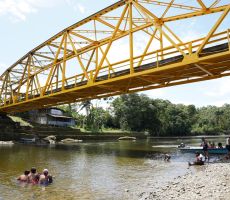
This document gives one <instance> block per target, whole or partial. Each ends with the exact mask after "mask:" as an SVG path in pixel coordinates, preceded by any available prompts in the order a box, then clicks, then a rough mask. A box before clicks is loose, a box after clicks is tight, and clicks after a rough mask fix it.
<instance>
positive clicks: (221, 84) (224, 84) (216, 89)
mask: <svg viewBox="0 0 230 200" xmlns="http://www.w3.org/2000/svg"><path fill="white" fill-rule="evenodd" d="M229 85H230V79H220V80H219V81H218V82H216V84H215V85H214V86H213V88H212V90H211V91H208V92H206V93H205V95H207V96H210V97H223V96H225V95H228V94H230V89H229Z"/></svg>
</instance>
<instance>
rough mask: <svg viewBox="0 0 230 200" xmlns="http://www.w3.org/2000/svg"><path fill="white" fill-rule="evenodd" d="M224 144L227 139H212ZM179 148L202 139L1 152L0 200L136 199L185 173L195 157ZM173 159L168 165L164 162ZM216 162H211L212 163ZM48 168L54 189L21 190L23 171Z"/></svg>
mask: <svg viewBox="0 0 230 200" xmlns="http://www.w3.org/2000/svg"><path fill="white" fill-rule="evenodd" d="M212 140H214V141H216V142H219V141H221V142H224V138H222V139H219V138H215V139H212ZM181 142H184V143H187V144H193V145H198V144H199V143H200V139H196V138H195V139H186V140H185V139H184V140H182V139H174V140H172V139H148V140H137V141H135V142H133V141H106V142H105V141H94V142H83V143H78V144H75V145H53V146H33V145H20V144H17V145H16V144H15V145H12V146H6V145H4V146H0V200H11V199H12V200H25V199H26V200H30V199H31V200H43V199H49V200H59V199H60V200H61V199H67V200H72V199H73V200H74V199H80V200H82V199H93V200H94V199H95V200H96V199H98V200H103V199H105V200H110V199H114V200H121V199H138V198H139V196H138V195H140V194H141V193H142V192H146V191H151V188H157V187H160V186H162V185H165V184H167V182H169V181H170V180H173V179H174V178H175V177H177V176H180V175H183V174H185V173H187V172H188V171H189V170H190V171H191V170H199V169H196V168H188V165H187V162H188V161H191V160H193V157H194V155H192V154H182V153H180V152H179V151H178V150H177V148H176V146H177V145H179V144H180V143H181ZM164 153H170V154H171V156H172V159H171V161H170V162H165V161H163V159H162V157H163V154H164ZM216 158H217V157H212V160H214V159H216ZM31 167H36V168H37V169H38V171H39V172H41V171H42V170H43V169H44V168H47V169H49V172H50V173H51V174H52V175H53V176H55V177H54V183H53V184H51V185H49V186H47V187H41V186H38V185H21V184H19V183H18V182H17V181H16V177H18V176H19V175H20V174H22V173H23V171H24V170H26V169H30V168H31Z"/></svg>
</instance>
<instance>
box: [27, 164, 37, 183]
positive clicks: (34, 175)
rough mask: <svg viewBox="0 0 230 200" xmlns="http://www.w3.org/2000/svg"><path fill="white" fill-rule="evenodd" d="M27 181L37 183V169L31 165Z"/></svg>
mask: <svg viewBox="0 0 230 200" xmlns="http://www.w3.org/2000/svg"><path fill="white" fill-rule="evenodd" d="M29 182H30V183H33V184H37V183H38V178H37V170H36V168H35V167H32V168H31V170H30V174H29Z"/></svg>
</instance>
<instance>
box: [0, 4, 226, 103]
mask: <svg viewBox="0 0 230 200" xmlns="http://www.w3.org/2000/svg"><path fill="white" fill-rule="evenodd" d="M183 1H184V0H183ZM191 1H192V0H191ZM114 2H116V1H115V0H0V44H1V46H0V74H2V73H3V72H4V71H5V70H6V69H7V68H8V67H9V66H11V65H12V64H13V63H14V62H16V61H17V60H18V59H19V58H21V57H22V56H23V55H24V54H26V53H27V52H28V51H30V50H31V49H33V48H34V47H36V46H38V45H39V44H41V43H42V42H44V41H45V40H47V39H48V38H50V37H52V36H53V35H54V34H56V33H58V32H60V31H61V30H63V29H64V28H66V27H68V26H70V25H72V24H74V23H76V22H77V21H80V20H81V19H83V18H85V17H87V16H89V15H90V14H93V13H95V12H97V11H99V10H101V9H103V8H104V7H106V6H109V5H111V4H112V3H114ZM229 18H230V16H229V15H228V19H229ZM228 22H230V20H228ZM193 23H195V21H193V20H191V24H188V27H187V28H188V31H185V33H186V34H185V36H184V39H186V37H188V38H193V37H194V35H202V30H203V29H206V28H207V27H208V23H201V24H200V27H197V29H196V30H195V29H193V27H192V26H193ZM228 24H229V23H228ZM228 28H229V26H228ZM190 29H191V30H190ZM178 30H180V27H178ZM229 86H230V77H225V78H221V79H215V80H211V81H203V82H198V83H191V84H186V85H180V86H173V87H168V88H161V89H156V90H150V91H145V92H143V93H144V94H146V95H148V96H149V97H151V98H161V99H167V100H169V101H171V102H172V103H183V104H186V105H189V104H194V105H196V106H197V107H201V106H207V105H216V106H221V105H223V104H225V103H230V87H229Z"/></svg>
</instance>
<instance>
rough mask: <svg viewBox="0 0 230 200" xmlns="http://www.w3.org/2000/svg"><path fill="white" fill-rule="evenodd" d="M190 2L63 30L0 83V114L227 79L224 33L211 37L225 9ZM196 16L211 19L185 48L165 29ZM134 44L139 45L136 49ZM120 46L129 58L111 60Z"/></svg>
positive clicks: (139, 6) (125, 11) (143, 2)
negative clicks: (200, 33) (207, 25)
mask: <svg viewBox="0 0 230 200" xmlns="http://www.w3.org/2000/svg"><path fill="white" fill-rule="evenodd" d="M194 2H195V3H194V4H192V5H191V4H190V5H189V4H186V3H184V4H180V3H177V0H170V1H168V2H165V1H164V2H161V1H158V0H121V1H119V2H117V3H115V4H113V5H111V6H109V7H107V8H105V9H103V10H101V11H99V12H97V13H95V14H93V15H91V16H89V17H87V18H86V19H84V20H82V21H79V22H78V23H76V24H74V25H72V26H70V27H68V28H66V29H65V30H63V31H61V32H60V33H58V34H56V35H55V36H53V37H52V38H50V39H49V40H47V41H46V42H44V43H43V44H41V45H39V46H38V47H36V48H35V49H33V50H31V51H30V52H28V53H27V54H26V55H25V56H23V57H22V58H21V59H19V60H18V61H17V62H16V63H14V64H13V65H12V66H11V67H9V68H8V69H7V70H6V71H5V72H4V73H3V74H2V75H1V76H0V112H7V113H10V112H22V111H27V110H31V109H39V108H43V107H49V106H53V105H59V104H64V103H71V102H77V101H83V100H90V99H95V98H104V97H109V96H114V95H120V94H124V93H132V92H138V91H144V90H150V89H155V88H161V87H168V86H173V85H179V84H186V83H191V82H196V81H203V80H209V79H215V78H220V77H223V76H229V75H230V39H229V38H230V31H229V29H227V30H225V31H222V32H217V29H218V28H219V26H220V25H221V23H222V22H223V21H224V20H226V18H227V17H228V14H229V10H230V4H224V5H220V2H221V1H220V0H213V1H212V3H211V4H210V5H209V6H207V4H206V3H205V1H204V0H194ZM209 2H210V1H209ZM173 9H176V10H175V11H174V12H170V11H172V10H173ZM154 11H156V13H155V12H154ZM200 16H210V17H211V18H212V19H213V24H212V28H211V29H210V31H209V32H208V33H207V34H206V35H205V36H204V37H202V38H199V39H196V40H192V41H184V40H183V38H182V36H179V35H178V34H176V33H175V31H174V27H173V26H172V25H170V23H175V22H178V21H179V22H183V20H185V19H187V20H188V19H191V20H192V18H197V20H199V19H200V18H199V17H200ZM214 18H215V20H214ZM200 25H201V26H202V24H200ZM138 37H143V38H142V39H143V43H142V42H141V47H138V45H140V42H139V43H138V45H137V42H136V41H137V39H138ZM144 40H145V41H144ZM120 44H127V45H126V46H125V47H124V48H125V53H126V54H127V57H126V58H119V59H117V60H114V59H113V57H116V56H117V55H116V54H117V53H116V52H117V51H120V50H121V51H122V48H123V47H122V45H121V47H119V45H120ZM119 48H121V49H119ZM114 49H115V50H114Z"/></svg>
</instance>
